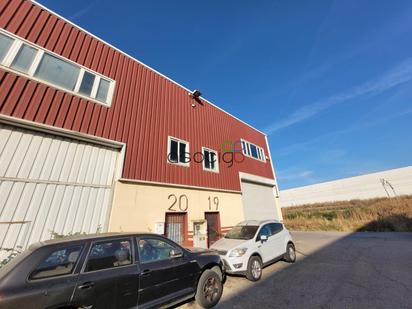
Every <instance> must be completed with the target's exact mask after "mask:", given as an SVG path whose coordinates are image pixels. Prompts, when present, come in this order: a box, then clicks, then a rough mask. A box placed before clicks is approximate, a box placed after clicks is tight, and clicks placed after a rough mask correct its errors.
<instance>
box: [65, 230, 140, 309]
mask: <svg viewBox="0 0 412 309" xmlns="http://www.w3.org/2000/svg"><path fill="white" fill-rule="evenodd" d="M138 274H139V268H138V265H137V263H135V259H134V254H133V242H132V239H131V238H116V239H105V240H100V241H96V242H93V243H92V244H91V246H90V250H89V253H88V256H87V259H86V262H85V264H84V267H83V269H82V271H81V273H80V275H79V278H78V282H77V286H76V290H75V293H74V296H73V305H75V306H81V307H89V306H90V308H107V309H109V308H120V309H121V308H133V307H137V298H138V283H139V281H138V280H139V277H138Z"/></svg>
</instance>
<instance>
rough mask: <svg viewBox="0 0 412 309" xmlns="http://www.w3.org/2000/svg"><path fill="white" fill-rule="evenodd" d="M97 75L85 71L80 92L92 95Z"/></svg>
mask: <svg viewBox="0 0 412 309" xmlns="http://www.w3.org/2000/svg"><path fill="white" fill-rule="evenodd" d="M95 77H96V76H95V75H94V74H92V73H89V72H84V75H83V79H82V83H81V84H80V89H79V92H80V93H81V94H85V95H87V96H90V95H91V93H92V88H93V83H94V79H95Z"/></svg>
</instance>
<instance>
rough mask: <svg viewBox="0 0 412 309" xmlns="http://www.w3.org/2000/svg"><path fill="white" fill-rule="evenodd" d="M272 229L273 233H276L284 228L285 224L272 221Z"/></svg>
mask: <svg viewBox="0 0 412 309" xmlns="http://www.w3.org/2000/svg"><path fill="white" fill-rule="evenodd" d="M269 227H270V230H271V232H272V235H275V234H277V233H279V232H280V231H282V230H283V224H282V223H270V224H269Z"/></svg>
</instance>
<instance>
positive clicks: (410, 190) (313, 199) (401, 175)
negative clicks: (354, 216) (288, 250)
mask: <svg viewBox="0 0 412 309" xmlns="http://www.w3.org/2000/svg"><path fill="white" fill-rule="evenodd" d="M407 194H412V166H408V167H404V168H398V169H393V170H387V171H383V172H378V173H372V174H367V175H361V176H357V177H350V178H345V179H340V180H336V181H329V182H324V183H319V184H315V185H310V186H305V187H299V188H294V189H289V190H282V191H280V201H281V207H288V206H298V205H302V204H312V203H322V202H333V201H345V200H352V199H368V198H376V197H394V196H399V195H407Z"/></svg>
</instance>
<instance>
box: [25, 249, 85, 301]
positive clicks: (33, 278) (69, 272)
mask: <svg viewBox="0 0 412 309" xmlns="http://www.w3.org/2000/svg"><path fill="white" fill-rule="evenodd" d="M83 249H84V244H75V245H74V244H71V245H64V244H63V245H59V246H52V247H45V248H43V249H40V250H42V251H43V252H42V253H40V255H41V259H40V261H39V263H36V264H37V265H36V264H35V268H34V269H33V270H32V271H31V273H30V275H29V277H28V280H27V285H26V288H27V290H28V291H31V292H30V293H27V294H26V297H24V301H23V302H22V303H21V304H22V305H23V304H27V306H29V307H30V308H48V307H55V306H66V305H69V303H70V299H71V296H72V294H73V291H74V289H75V286H76V282H77V277H78V274H76V270H75V269H76V265H77V263H78V261H79V258H80V255H81V253H82V251H83Z"/></svg>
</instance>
